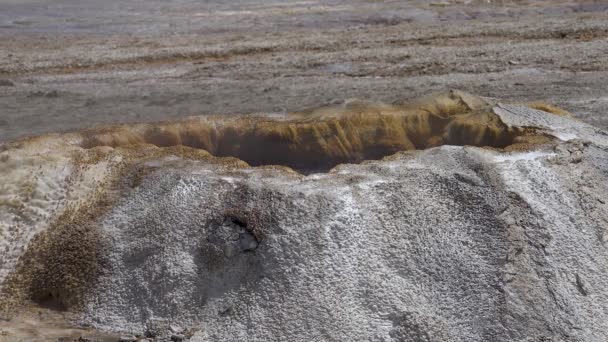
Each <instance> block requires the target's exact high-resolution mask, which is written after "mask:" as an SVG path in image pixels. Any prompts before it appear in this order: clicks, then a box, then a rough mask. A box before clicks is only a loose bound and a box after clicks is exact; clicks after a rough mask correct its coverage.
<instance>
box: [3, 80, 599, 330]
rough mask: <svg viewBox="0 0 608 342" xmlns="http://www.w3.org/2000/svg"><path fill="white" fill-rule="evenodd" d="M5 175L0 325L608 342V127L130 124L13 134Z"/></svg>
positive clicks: (443, 101) (519, 115)
mask: <svg viewBox="0 0 608 342" xmlns="http://www.w3.org/2000/svg"><path fill="white" fill-rule="evenodd" d="M0 176H1V177H2V180H1V181H0V284H1V285H0V286H1V287H0V312H1V316H2V318H3V322H2V326H3V327H4V329H5V330H6V329H9V328H10V327H12V328H13V329H16V328H15V327H16V326H17V323H15V322H17V321H18V319H19V317H21V315H22V313H23V312H32V310H34V312H37V311H35V310H46V311H44V312H47V313H48V314H49V315H51V313H52V314H53V315H60V316H61V317H63V318H62V319H65V322H64V323H65V324H66V325H67V326H70V327H73V328H74V329H95V330H96V331H101V332H103V333H108V334H118V335H123V334H126V335H132V336H141V337H142V338H143V337H149V338H155V339H156V340H159V341H164V340H171V339H172V338H173V339H174V340H175V339H176V337H175V336H176V334H181V336H183V337H184V338H189V339H190V341H406V342H422V341H425V342H436V341H497V342H500V341H505V342H507V341H593V342H606V341H608V246H607V244H608V133H607V132H606V131H602V130H600V129H597V128H594V127H593V126H590V125H588V124H585V123H583V122H581V121H578V120H576V119H574V118H572V117H571V116H570V114H568V113H567V112H564V111H562V110H559V109H558V108H555V107H552V106H550V105H548V104H544V103H533V104H515V103H503V102H499V101H498V100H493V99H485V98H484V99H482V98H479V97H476V96H473V95H469V94H465V93H462V92H458V91H451V92H446V93H443V94H438V95H434V96H430V97H427V98H422V99H419V100H415V101H410V102H407V103H404V104H401V105H387V104H382V103H373V102H364V101H350V102H345V103H344V104H340V105H335V106H329V107H322V108H317V109H313V110H307V111H302V112H297V113H289V114H251V115H227V116H226V115H222V116H219V115H218V116H200V117H190V118H187V119H183V120H181V121H172V122H158V123H141V124H123V125H116V126H109V127H102V128H97V129H92V130H85V131H77V132H72V133H65V134H48V135H43V136H38V137H33V138H25V139H22V140H18V141H12V142H6V143H4V144H2V145H0ZM40 312H42V311H40ZM11 322H13V323H11ZM9 330H10V329H9Z"/></svg>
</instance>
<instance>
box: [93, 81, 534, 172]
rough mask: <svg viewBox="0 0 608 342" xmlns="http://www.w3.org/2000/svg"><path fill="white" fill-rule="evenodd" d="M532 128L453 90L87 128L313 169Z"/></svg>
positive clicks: (500, 143) (507, 139) (98, 134)
mask: <svg viewBox="0 0 608 342" xmlns="http://www.w3.org/2000/svg"><path fill="white" fill-rule="evenodd" d="M524 134H525V132H523V131H522V130H518V129H514V128H510V127H507V126H506V125H505V124H504V123H503V122H502V121H501V120H500V118H499V117H498V115H496V114H495V113H493V112H492V107H491V106H490V105H489V104H488V103H486V102H485V101H484V100H482V99H479V98H476V97H474V96H471V95H468V94H465V93H461V92H456V91H452V92H448V93H446V94H442V95H437V96H433V97H429V98H425V99H422V100H419V101H416V102H412V103H408V104H405V105H385V104H370V103H364V102H351V103H347V104H345V105H338V106H329V107H322V108H317V109H314V110H309V111H304V112H297V113H290V114H287V115H284V116H263V115H258V116H201V117H193V118H189V119H187V120H184V121H177V122H164V123H154V124H134V125H121V126H113V127H109V128H105V129H97V130H91V131H87V132H86V133H85V134H84V135H83V143H82V147H85V148H91V147H96V146H111V147H119V146H134V145H140V144H152V145H155V146H158V147H172V146H187V147H191V148H195V149H202V150H205V151H207V152H209V153H210V154H211V155H213V156H216V157H235V158H238V159H240V160H243V161H245V162H247V163H248V164H249V165H251V166H262V165H282V166H287V167H290V168H292V169H294V170H296V171H298V172H300V173H303V174H310V173H314V172H327V171H329V170H330V169H331V168H333V167H334V166H336V165H338V164H343V163H360V162H362V161H364V160H377V159H381V158H383V157H385V156H388V155H391V154H394V153H396V152H399V151H411V150H419V149H426V148H431V147H437V146H441V145H460V146H464V145H471V146H480V147H484V146H485V147H493V148H505V147H507V146H510V145H513V144H515V143H518V142H519V140H518V139H520V138H521V137H522V136H523V135H524ZM520 140H521V139H520Z"/></svg>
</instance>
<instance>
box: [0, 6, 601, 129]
mask: <svg viewBox="0 0 608 342" xmlns="http://www.w3.org/2000/svg"><path fill="white" fill-rule="evenodd" d="M607 10H608V4H607V3H606V2H604V1H563V0H556V1H464V2H463V1H460V2H457V1H447V2H441V1H437V2H430V1H419V0H416V1H362V0H357V1H343V0H336V1H298V2H282V1H272V2H268V1H259V0H255V1H239V2H228V1H223V2H222V1H211V2H205V4H201V3H198V2H195V1H188V0H176V1H172V2H164V1H146V2H133V3H124V2H119V1H116V0H108V1H103V2H99V1H98V2H93V1H90V2H82V1H74V0H61V1H54V2H53V4H47V3H46V2H44V1H41V0H30V1H21V0H20V1H16V0H1V1H0V80H1V82H0V83H1V84H0V141H6V140H10V139H15V138H18V137H22V136H27V135H32V134H39V133H43V132H53V131H65V130H72V129H77V128H83V127H90V126H94V125H98V124H107V123H115V122H132V121H150V120H168V119H174V118H178V117H183V116H188V115H197V114H207V113H249V112H259V111H271V112H281V111H291V110H297V109H302V108H305V107H314V106H319V105H322V104H327V103H332V102H340V101H342V100H344V99H349V98H355V97H356V98H364V99H372V100H382V101H386V102H395V101H400V100H404V99H408V98H412V97H416V96H420V95H421V94H427V93H429V92H433V91H438V90H444V89H446V88H457V89H461V90H465V91H468V92H471V93H475V94H478V95H482V96H489V97H500V98H502V99H505V100H515V101H529V100H540V99H542V100H546V101H548V102H551V103H554V104H556V105H558V106H561V107H563V108H565V109H567V110H569V111H572V112H574V113H576V114H577V115H579V116H580V117H581V118H582V119H583V120H586V121H588V122H590V123H593V124H596V125H599V126H603V127H608V115H606V114H605V113H606V109H607V108H608V93H607V90H606V89H607V87H606V81H605V80H606V79H608V20H607V19H608V12H607Z"/></svg>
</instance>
